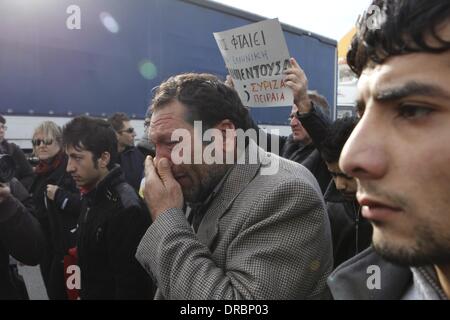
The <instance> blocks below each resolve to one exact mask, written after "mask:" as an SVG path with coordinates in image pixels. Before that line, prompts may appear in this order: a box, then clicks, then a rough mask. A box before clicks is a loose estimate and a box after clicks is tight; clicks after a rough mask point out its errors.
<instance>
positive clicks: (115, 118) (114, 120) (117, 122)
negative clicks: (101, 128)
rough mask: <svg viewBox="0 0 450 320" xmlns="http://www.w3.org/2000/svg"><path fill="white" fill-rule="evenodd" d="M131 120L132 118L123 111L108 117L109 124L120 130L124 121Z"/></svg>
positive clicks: (117, 130) (115, 129)
mask: <svg viewBox="0 0 450 320" xmlns="http://www.w3.org/2000/svg"><path fill="white" fill-rule="evenodd" d="M127 121H130V118H128V116H127V115H126V114H125V113H123V112H116V113H114V114H113V115H112V116H111V117H109V118H108V122H109V124H111V126H112V127H113V129H114V131H116V132H119V131H120V130H122V129H123V127H124V125H123V123H124V122H127Z"/></svg>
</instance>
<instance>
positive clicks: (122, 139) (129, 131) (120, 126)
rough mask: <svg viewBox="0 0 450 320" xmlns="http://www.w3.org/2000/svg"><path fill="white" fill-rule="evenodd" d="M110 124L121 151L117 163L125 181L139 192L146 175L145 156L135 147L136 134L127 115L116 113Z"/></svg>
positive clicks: (110, 119) (118, 148)
mask: <svg viewBox="0 0 450 320" xmlns="http://www.w3.org/2000/svg"><path fill="white" fill-rule="evenodd" d="M108 122H109V123H110V124H111V126H112V128H113V129H114V131H115V132H116V137H117V150H118V151H119V157H118V159H117V163H118V164H119V165H120V167H121V168H122V172H123V174H124V175H125V180H126V181H127V182H128V183H129V184H130V185H131V186H132V187H133V189H134V190H136V191H137V190H139V187H140V184H141V180H142V178H143V174H144V161H145V156H144V154H143V153H142V152H141V151H140V150H139V149H138V148H136V147H135V146H134V138H135V137H136V132H135V130H134V128H133V127H132V126H131V123H130V119H129V118H128V116H127V115H126V114H125V113H121V112H118V113H114V114H113V115H112V116H111V117H110V118H109V119H108Z"/></svg>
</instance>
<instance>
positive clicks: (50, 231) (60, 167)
mask: <svg viewBox="0 0 450 320" xmlns="http://www.w3.org/2000/svg"><path fill="white" fill-rule="evenodd" d="M32 144H33V151H34V154H35V155H36V156H37V158H38V159H39V163H38V164H37V166H36V168H35V178H34V181H33V183H32V185H31V187H30V193H31V195H32V197H33V201H34V205H35V207H36V216H37V218H38V219H39V221H40V223H41V225H42V228H43V230H44V233H45V236H46V240H47V254H46V256H45V258H44V259H43V261H42V263H41V272H42V276H43V278H44V283H45V286H46V288H47V294H48V296H49V298H50V299H57V300H62V299H67V290H66V285H65V284H66V281H65V272H64V262H63V260H64V256H65V255H67V252H68V250H69V249H70V248H72V247H74V246H75V241H76V239H75V232H74V230H76V225H77V220H78V215H79V212H80V194H79V191H78V189H77V188H76V185H75V182H74V181H73V179H72V177H71V176H70V174H68V173H67V172H66V167H67V155H66V154H65V152H64V150H63V147H62V146H63V145H62V130H61V128H60V127H59V126H58V125H57V124H56V123H54V122H52V121H44V122H42V123H41V124H40V125H39V126H38V127H37V128H36V129H35V130H34V134H33V139H32Z"/></svg>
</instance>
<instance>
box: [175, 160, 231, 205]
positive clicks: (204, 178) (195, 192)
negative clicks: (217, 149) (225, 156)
mask: <svg viewBox="0 0 450 320" xmlns="http://www.w3.org/2000/svg"><path fill="white" fill-rule="evenodd" d="M202 166H203V167H202V168H200V171H201V173H200V172H198V173H199V174H200V182H199V185H195V186H192V187H189V188H183V196H184V199H185V201H186V202H187V203H196V202H203V201H204V200H205V199H206V198H207V197H208V196H209V195H210V194H211V192H212V191H213V190H214V188H215V187H216V186H217V184H218V183H219V182H220V180H222V178H223V177H224V175H225V174H226V172H227V171H228V169H229V166H228V165H223V164H211V165H202Z"/></svg>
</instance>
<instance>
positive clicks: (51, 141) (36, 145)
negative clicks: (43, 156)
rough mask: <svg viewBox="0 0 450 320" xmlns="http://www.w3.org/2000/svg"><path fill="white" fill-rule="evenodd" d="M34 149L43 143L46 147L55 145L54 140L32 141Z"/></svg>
mask: <svg viewBox="0 0 450 320" xmlns="http://www.w3.org/2000/svg"><path fill="white" fill-rule="evenodd" d="M31 143H32V144H33V147H38V146H40V145H41V143H43V144H44V145H46V146H49V145H51V144H52V143H53V139H33V140H31Z"/></svg>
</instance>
